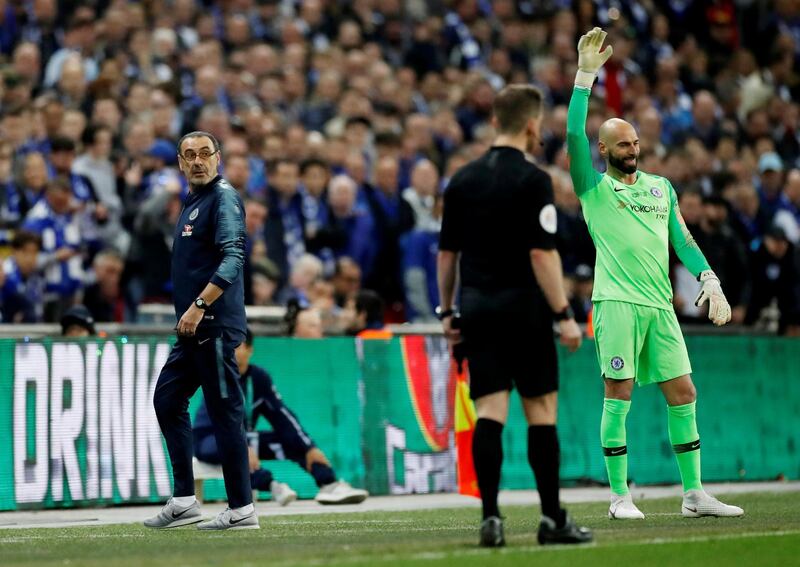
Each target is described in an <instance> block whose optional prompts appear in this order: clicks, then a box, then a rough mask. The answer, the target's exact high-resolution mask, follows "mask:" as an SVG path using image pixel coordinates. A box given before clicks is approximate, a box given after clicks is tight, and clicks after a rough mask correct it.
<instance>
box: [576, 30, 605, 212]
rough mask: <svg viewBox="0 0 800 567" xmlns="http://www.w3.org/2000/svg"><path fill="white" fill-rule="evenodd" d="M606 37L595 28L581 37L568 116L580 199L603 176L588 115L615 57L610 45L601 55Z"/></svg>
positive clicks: (577, 190)
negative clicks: (603, 71) (600, 77)
mask: <svg viewBox="0 0 800 567" xmlns="http://www.w3.org/2000/svg"><path fill="white" fill-rule="evenodd" d="M605 37H606V32H604V31H602V30H601V29H600V28H594V29H593V30H591V31H590V32H589V33H587V34H586V35H583V36H581V39H580V41H579V42H578V72H577V74H576V75H575V88H574V90H573V91H572V98H570V101H569V111H568V113H567V152H568V153H569V159H570V161H569V173H570V175H571V176H572V183H573V185H574V186H575V192H576V193H577V194H578V196H579V197H580V196H581V195H582V194H583V193H585V192H586V191H588V190H590V189H592V188H593V187H595V186H597V184H598V183H599V182H600V179H601V176H600V174H599V173H597V171H595V169H594V167H593V166H592V153H591V150H590V149H589V138H587V137H586V115H587V113H588V111H589V95H590V94H591V92H592V84H593V83H594V79H595V76H596V75H597V71H599V70H600V67H602V66H603V64H604V63H605V62H606V61H607V60H608V58H609V57H611V53H613V49H612V47H611V46H610V45H609V46H607V47H606V48H605V50H604V51H602V52H601V51H600V48H601V47H602V46H603V41H604V40H605Z"/></svg>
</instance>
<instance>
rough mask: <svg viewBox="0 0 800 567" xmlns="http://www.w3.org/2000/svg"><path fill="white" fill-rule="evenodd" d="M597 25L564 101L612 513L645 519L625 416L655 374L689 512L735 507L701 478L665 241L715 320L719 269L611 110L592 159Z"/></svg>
mask: <svg viewBox="0 0 800 567" xmlns="http://www.w3.org/2000/svg"><path fill="white" fill-rule="evenodd" d="M605 37H606V33H605V32H604V31H602V30H601V29H600V28H594V29H593V30H592V31H590V32H589V33H587V34H586V35H584V36H582V37H581V39H580V42H579V43H578V54H579V57H578V72H577V75H576V76H575V89H574V91H573V93H572V98H571V100H570V104H569V112H568V120H567V148H568V152H569V156H570V174H571V176H572V180H573V183H574V185H575V192H576V193H577V194H578V197H579V198H580V201H581V205H582V207H583V213H584V216H585V218H586V223H587V225H588V227H589V232H590V233H591V235H592V240H593V241H594V245H595V247H596V248H597V264H596V267H595V274H596V277H595V284H594V293H593V295H592V301H593V303H594V325H595V337H596V342H595V345H596V348H597V357H598V360H599V362H600V369H601V373H602V375H603V378H604V383H605V399H604V402H603V418H602V421H601V424H600V438H601V442H602V446H603V452H604V455H605V461H606V469H607V470H608V478H609V480H610V483H611V492H612V495H611V506H610V507H609V510H608V516H609V518H617V519H622V518H626V519H642V518H644V514H642V512H641V511H640V510H639V509H638V508H637V507H636V505H635V504H634V503H633V501H632V499H631V495H630V492H629V491H628V486H627V476H628V470H627V469H628V457H627V446H626V442H625V418H626V416H627V414H628V410H629V409H630V405H631V401H630V400H631V393H632V391H633V382H634V380H637V381H638V382H639V385H644V384H652V383H657V384H658V385H659V387H660V388H661V391H662V393H663V394H664V397H665V399H666V401H667V405H668V407H667V423H668V429H669V439H670V443H671V444H672V447H673V450H674V452H675V456H676V458H677V460H678V468H679V469H680V474H681V480H682V481H683V505H682V507H681V513H682V514H683V515H684V516H686V517H692V518H695V517H699V516H741V515H742V514H743V513H744V512H743V510H742V509H741V508H739V507H736V506H729V505H727V504H723V503H722V502H720V501H719V500H717V499H716V498H714V497H713V496H710V495H708V494H706V492H705V491H704V490H703V486H702V484H701V482H700V437H699V435H698V433H697V424H696V420H695V400H696V391H695V387H694V384H693V383H692V378H691V375H690V373H691V371H692V368H691V365H690V364H689V356H688V354H687V352H686V345H685V343H684V341H683V335H682V334H681V329H680V327H679V325H678V320H677V318H676V316H675V311H674V309H673V307H672V286H671V284H670V280H669V274H668V260H669V245H668V243H669V244H672V247H673V248H674V249H675V252H676V253H677V255H678V258H679V259H680V260H681V262H683V264H684V265H685V266H686V267H687V268H688V269H689V271H690V272H692V274H694V275H695V276H697V279H698V281H699V282H700V283H701V284H702V288H701V290H700V294H699V295H698V296H697V300H696V304H697V305H698V306H699V305H702V304H704V303H708V316H709V318H710V319H711V320H712V321H713V322H714V324H716V325H724V324H725V323H727V322H728V321H729V320H730V318H731V308H730V305H728V301H727V300H726V299H725V296H724V295H723V293H722V288H721V287H720V282H719V278H717V276H716V275H715V274H714V272H713V271H711V268H710V267H709V265H708V262H707V261H706V259H705V257H704V256H703V253H702V252H701V251H700V249H699V248H698V247H697V244H696V243H695V241H694V239H693V238H692V235H691V234H690V233H689V231H688V230H687V228H686V224H685V223H684V221H683V218H682V217H681V213H680V210H679V209H678V203H677V196H676V194H675V190H674V189H673V188H672V185H671V184H670V182H669V181H668V180H667V179H665V178H663V177H659V176H657V175H650V174H647V173H644V172H642V171H638V170H637V158H638V156H639V138H638V136H637V134H636V131H635V130H634V128H633V126H631V125H630V124H629V123H628V122H625V121H624V120H621V119H619V118H611V119H609V120H607V121H606V122H604V123H603V125H602V126H601V127H600V142H599V146H598V149H599V151H600V155H601V156H602V157H603V159H604V160H605V162H606V172H605V174H600V173H598V172H597V171H595V170H594V169H593V167H592V159H591V154H590V149H589V140H588V139H587V137H586V132H585V126H584V124H585V121H586V114H587V108H588V102H589V95H590V93H591V89H592V83H593V82H594V79H595V75H596V74H597V71H598V70H599V69H600V67H602V66H603V64H604V63H605V62H606V61H607V60H608V58H609V57H610V56H611V53H612V47H611V46H608V47H606V49H605V50H603V51H600V49H601V47H602V45H603V41H604V40H605Z"/></svg>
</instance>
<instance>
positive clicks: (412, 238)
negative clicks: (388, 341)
mask: <svg viewBox="0 0 800 567" xmlns="http://www.w3.org/2000/svg"><path fill="white" fill-rule="evenodd" d="M415 171H416V168H415ZM433 200H434V202H433V205H432V207H431V212H430V219H429V220H428V221H427V222H426V223H424V224H423V226H422V227H421V228H416V229H414V230H412V231H411V232H409V233H408V234H407V235H406V236H404V237H403V238H402V239H401V241H400V246H401V248H402V251H403V286H404V288H405V305H406V318H407V319H408V320H409V321H411V322H412V323H435V322H437V321H438V318H437V317H436V314H435V313H434V308H435V307H436V306H437V305H438V304H439V288H438V285H437V281H436V255H437V254H438V252H439V230H440V229H441V222H442V196H441V194H436V196H435V197H433Z"/></svg>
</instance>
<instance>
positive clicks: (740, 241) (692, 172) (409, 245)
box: [0, 0, 800, 334]
mask: <svg viewBox="0 0 800 567" xmlns="http://www.w3.org/2000/svg"><path fill="white" fill-rule="evenodd" d="M745 22H746V25H745ZM594 25H601V26H602V27H603V28H604V29H606V30H608V31H609V36H608V42H609V43H611V44H612V45H613V46H614V55H613V57H612V59H611V60H610V61H609V62H608V63H607V64H606V66H605V67H604V68H603V70H602V71H601V74H600V76H599V87H598V88H596V89H595V94H596V95H597V96H596V97H595V98H594V99H592V101H591V104H590V110H589V118H588V121H587V128H588V133H589V136H590V138H592V139H595V140H596V138H597V130H598V127H599V125H600V124H601V123H602V122H603V120H605V119H606V118H608V117H610V116H620V117H624V118H626V119H627V120H629V121H630V122H632V123H633V124H634V125H635V126H636V128H637V130H638V132H639V134H640V138H641V142H640V144H641V155H640V159H639V166H640V168H641V169H643V170H644V171H647V172H650V173H654V174H660V175H664V176H666V177H668V178H669V179H670V181H671V182H672V183H673V185H674V186H675V188H676V189H677V190H678V192H679V194H680V204H681V209H682V211H683V215H684V217H685V219H686V221H687V223H688V224H689V226H690V228H691V230H692V233H693V234H694V237H695V239H696V240H697V241H698V242H699V244H700V246H701V248H702V249H703V250H704V252H705V253H706V255H707V257H708V258H709V261H710V263H711V265H712V267H713V268H714V269H715V270H716V272H717V274H719V276H720V278H721V280H722V285H723V288H724V289H725V290H726V292H727V294H728V297H729V299H730V302H731V305H732V306H733V307H734V315H733V323H739V324H745V325H756V326H759V327H760V328H777V329H778V330H779V331H780V332H782V333H791V334H797V333H798V332H799V331H798V329H800V267H799V266H800V253H799V252H798V245H800V130H798V126H800V105H798V102H797V101H800V96H799V95H800V75H798V70H800V7H798V3H797V2H793V1H790V0H775V1H773V2H743V1H736V2H734V1H733V0H718V1H710V2H706V1H699V0H695V1H692V0H684V1H681V2H677V1H672V0H630V1H627V2H619V1H617V0H594V1H592V0H578V1H575V2H571V1H568V0H542V1H531V0H517V1H514V0H495V1H492V2H490V1H488V0H451V1H446V0H439V1H436V0H434V1H429V2H426V1H423V0H408V1H405V2H402V1H400V0H352V1H341V2H340V1H337V2H334V1H332V0H303V1H302V2H300V1H293V0H227V1H220V2H199V1H195V0H172V1H165V0H151V1H148V2H126V1H124V0H110V1H109V0H97V1H96V2H81V1H76V0H61V1H58V0H25V1H22V0H2V1H0V53H1V54H2V70H0V74H1V75H2V80H1V81H0V97H1V98H0V100H1V102H2V106H1V107H0V109H1V110H0V246H2V250H3V251H2V252H0V255H2V256H6V258H5V260H4V261H3V264H2V266H3V269H2V270H0V285H2V292H1V293H0V312H1V313H2V321H4V322H20V321H24V322H37V321H51V322H52V321H58V320H59V318H60V316H61V315H62V314H63V312H64V311H65V310H66V309H67V308H68V307H69V306H70V305H72V304H74V303H76V302H79V301H80V302H83V303H84V304H85V305H87V306H88V308H89V309H90V311H91V313H92V315H93V316H94V318H95V319H96V320H97V321H118V322H122V321H135V320H136V318H137V307H138V306H139V305H141V304H142V303H146V302H162V303H168V302H169V301H170V298H171V295H170V294H171V289H170V274H169V265H170V262H169V256H170V248H171V241H172V238H173V229H174V224H175V221H176V219H177V218H178V215H179V214H180V211H181V200H182V198H183V197H184V196H185V195H186V193H187V185H186V182H185V180H184V179H183V178H182V176H181V175H180V172H179V171H178V169H177V151H176V146H175V143H176V141H177V140H178V138H179V137H180V136H181V135H182V134H184V133H186V132H189V131H192V130H196V129H200V130H205V131H208V132H211V133H212V134H213V135H214V136H216V137H217V138H218V139H219V140H220V141H221V144H222V162H223V175H224V176H225V177H226V178H227V179H228V180H229V181H230V182H231V183H232V184H233V185H234V186H235V187H236V188H237V189H238V190H239V191H240V192H241V193H242V196H243V198H244V199H245V207H246V214H247V232H248V242H247V258H246V264H245V293H246V299H247V303H248V304H252V305H272V304H287V303H288V302H290V301H295V302H297V303H298V304H300V305H301V306H303V305H310V306H313V307H314V308H316V309H317V310H318V311H319V313H320V315H321V320H322V324H323V326H324V329H325V331H326V332H329V333H343V332H348V330H350V329H352V326H353V321H354V319H355V318H356V316H355V313H356V310H355V308H354V306H353V304H354V301H355V297H356V295H357V293H358V290H359V289H361V288H365V289H370V290H375V291H376V292H377V293H378V294H379V296H380V297H381V298H382V299H383V301H384V303H385V305H386V316H387V320H388V321H398V322H399V321H406V320H408V321H431V320H435V318H434V315H433V310H434V307H435V306H436V304H437V292H436V279H435V255H436V250H437V243H438V230H439V219H440V215H441V198H440V197H441V193H442V191H443V189H444V187H446V185H447V180H448V178H449V177H450V176H451V175H452V174H453V172H454V171H455V170H456V169H458V168H459V167H461V166H462V165H464V164H465V163H466V162H468V161H469V160H472V159H474V158H476V157H478V156H479V155H481V154H482V153H483V152H484V151H485V150H486V148H487V147H488V144H489V143H490V141H491V139H492V137H493V135H494V132H493V130H492V127H491V124H490V114H491V105H492V101H493V96H494V94H495V93H496V92H497V91H498V90H499V89H500V88H501V87H502V86H504V85H506V84H508V83H512V82H525V83H527V82H531V83H533V84H536V85H538V86H539V87H540V88H541V89H542V90H543V91H544V93H545V95H546V100H547V103H548V113H547V118H546V122H545V132H546V136H545V139H544V140H543V142H542V145H541V147H540V148H539V149H538V151H537V152H536V153H537V155H536V156H534V157H535V159H536V160H537V161H538V163H540V164H541V165H543V166H544V167H546V168H547V170H548V171H549V172H550V174H551V176H552V178H553V184H554V191H555V199H556V204H557V207H558V211H559V218H558V236H559V250H560V252H561V254H562V258H563V260H564V269H565V273H566V274H567V275H568V278H567V280H568V285H569V288H570V289H569V292H570V295H571V296H572V298H573V305H574V307H575V309H576V312H577V313H578V315H579V317H582V318H583V319H584V320H585V318H586V317H587V315H588V311H589V309H590V306H591V304H590V302H589V297H590V296H591V287H592V265H593V263H594V249H593V246H592V243H591V240H590V239H589V235H588V232H587V230H586V226H585V223H584V220H583V218H582V216H581V210H580V205H579V202H578V200H577V198H576V196H575V194H574V192H573V190H572V186H571V181H570V177H569V174H568V156H567V155H566V151H565V135H566V134H565V130H566V115H567V109H566V105H567V102H568V99H569V96H570V92H571V88H572V79H573V77H574V74H575V70H576V63H577V61H576V53H575V49H574V46H575V44H576V41H577V38H578V37H579V36H580V34H581V33H583V32H585V31H586V30H588V29H590V28H591V27H592V26H594ZM595 151H596V150H595ZM595 161H596V165H597V167H598V168H601V167H602V160H601V159H600V157H599V155H595ZM475 230H481V227H475ZM672 276H673V281H674V286H675V307H676V310H677V311H678V313H679V315H680V316H681V318H682V319H683V320H684V321H689V322H701V321H703V320H704V318H703V317H701V316H700V315H701V314H700V313H699V312H698V310H697V309H696V308H695V307H694V305H693V303H692V301H693V298H694V295H695V294H696V291H697V283H696V282H695V281H693V279H692V278H691V276H690V275H689V274H688V272H686V271H685V269H684V268H682V267H681V266H680V265H677V264H676V265H675V266H674V269H673V274H672ZM770 326H771V327H770Z"/></svg>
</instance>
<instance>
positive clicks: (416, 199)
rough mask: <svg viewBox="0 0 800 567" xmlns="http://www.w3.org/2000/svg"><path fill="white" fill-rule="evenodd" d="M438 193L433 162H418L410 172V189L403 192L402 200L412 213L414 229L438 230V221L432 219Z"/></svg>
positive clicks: (437, 174)
mask: <svg viewBox="0 0 800 567" xmlns="http://www.w3.org/2000/svg"><path fill="white" fill-rule="evenodd" d="M438 191H439V172H438V171H436V166H434V165H433V162H431V161H430V160H427V159H421V160H419V161H418V162H417V163H416V164H415V165H414V167H413V168H412V170H411V187H407V188H406V189H404V190H403V194H402V196H403V199H405V200H406V202H407V203H408V204H409V205H410V206H411V209H412V210H413V211H414V229H416V230H431V229H434V230H436V229H438V225H439V222H440V220H439V219H436V220H434V218H433V207H434V201H435V200H436V194H437V193H438Z"/></svg>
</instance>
